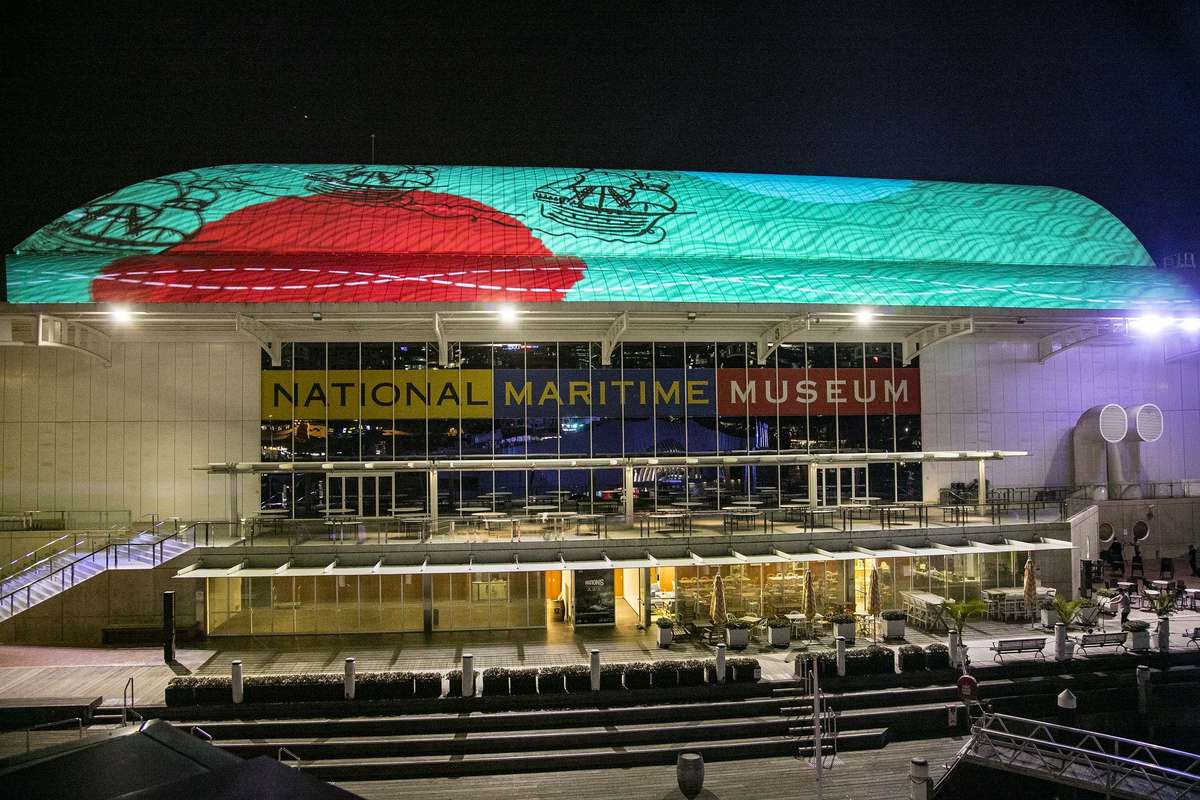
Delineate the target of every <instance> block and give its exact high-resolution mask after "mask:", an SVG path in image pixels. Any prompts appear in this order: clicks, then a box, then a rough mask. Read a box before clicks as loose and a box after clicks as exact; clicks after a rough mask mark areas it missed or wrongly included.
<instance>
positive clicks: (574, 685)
mask: <svg viewBox="0 0 1200 800" xmlns="http://www.w3.org/2000/svg"><path fill="white" fill-rule="evenodd" d="M591 690H592V672H591V670H588V671H587V672H584V673H580V674H575V673H571V672H568V673H567V691H568V692H570V693H571V694H583V693H584V692H590V691H591Z"/></svg>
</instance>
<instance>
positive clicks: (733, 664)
mask: <svg viewBox="0 0 1200 800" xmlns="http://www.w3.org/2000/svg"><path fill="white" fill-rule="evenodd" d="M725 666H726V667H727V668H729V669H732V670H733V680H735V681H737V682H738V683H754V682H755V681H757V680H758V679H759V676H760V674H761V673H760V671H759V669H760V668H759V665H758V659H757V658H741V657H739V658H731V659H728V660H727V661H726V662H725Z"/></svg>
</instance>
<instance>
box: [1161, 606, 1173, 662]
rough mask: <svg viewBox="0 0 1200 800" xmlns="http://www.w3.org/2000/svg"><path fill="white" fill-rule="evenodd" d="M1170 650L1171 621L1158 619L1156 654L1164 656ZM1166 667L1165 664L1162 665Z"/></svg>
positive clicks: (1162, 618)
mask: <svg viewBox="0 0 1200 800" xmlns="http://www.w3.org/2000/svg"><path fill="white" fill-rule="evenodd" d="M1170 650H1171V620H1170V619H1168V618H1167V617H1159V618H1158V652H1160V653H1162V654H1163V655H1164V656H1165V655H1166V654H1167V653H1168V652H1170ZM1163 666H1164V667H1165V666H1166V665H1165V664H1164V665H1163Z"/></svg>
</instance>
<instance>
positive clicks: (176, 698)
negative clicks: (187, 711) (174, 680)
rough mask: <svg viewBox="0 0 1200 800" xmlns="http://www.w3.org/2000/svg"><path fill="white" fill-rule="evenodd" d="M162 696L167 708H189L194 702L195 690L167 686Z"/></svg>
mask: <svg viewBox="0 0 1200 800" xmlns="http://www.w3.org/2000/svg"><path fill="white" fill-rule="evenodd" d="M164 696H165V700H166V704H167V705H168V706H190V705H192V704H193V703H195V702H196V690H195V689H194V688H193V687H191V686H168V687H167V688H166V691H165V692H164Z"/></svg>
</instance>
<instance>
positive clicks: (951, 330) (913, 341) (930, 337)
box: [900, 317, 975, 367]
mask: <svg viewBox="0 0 1200 800" xmlns="http://www.w3.org/2000/svg"><path fill="white" fill-rule="evenodd" d="M974 332H975V318H974V317H962V318H960V319H950V320H946V321H945V322H938V323H935V324H933V325H930V326H928V327H925V328H922V329H921V330H919V331H917V332H916V333H911V334H909V335H908V336H905V337H904V340H903V342H902V343H901V351H900V352H901V359H900V362H901V363H902V364H903V365H904V366H906V367H907V366H908V365H909V364H911V363H912V360H913V359H914V358H916V357H917V356H919V355H921V353H923V352H924V351H925V350H927V349H928V348H930V347H932V346H933V345H935V344H941V343H942V342H948V341H950V340H951V339H957V338H958V337H959V336H966V335H967V334H969V333H974Z"/></svg>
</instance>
